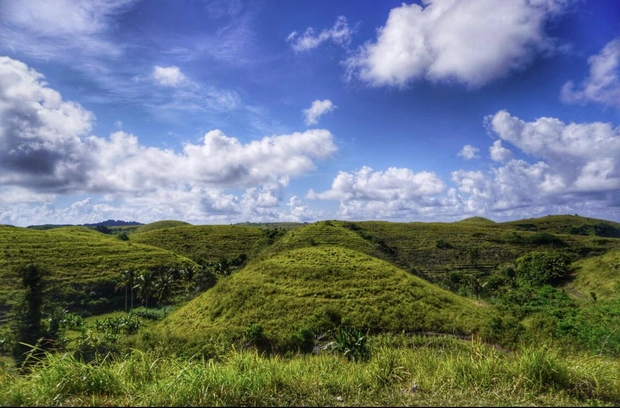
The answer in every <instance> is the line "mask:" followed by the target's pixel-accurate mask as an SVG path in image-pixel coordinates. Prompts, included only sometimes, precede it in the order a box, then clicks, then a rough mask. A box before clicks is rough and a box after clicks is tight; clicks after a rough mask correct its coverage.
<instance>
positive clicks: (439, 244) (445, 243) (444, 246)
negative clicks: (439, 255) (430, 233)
mask: <svg viewBox="0 0 620 408" xmlns="http://www.w3.org/2000/svg"><path fill="white" fill-rule="evenodd" d="M435 246H436V247H437V248H439V249H450V248H453V247H452V244H450V243H449V242H448V241H446V240H444V239H441V238H438V239H437V240H436V241H435Z"/></svg>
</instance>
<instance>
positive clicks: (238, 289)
mask: <svg viewBox="0 0 620 408" xmlns="http://www.w3.org/2000/svg"><path fill="white" fill-rule="evenodd" d="M490 313H491V312H490V309H489V308H488V307H484V306H479V305H477V304H476V303H474V302H473V301H472V300H469V299H465V298H463V297H460V296H458V295H456V294H454V293H451V292H449V291H447V290H444V289H441V288H439V287H437V286H434V285H432V284H430V283H428V282H426V281H424V280H422V279H420V278H417V277H415V276H413V275H411V274H408V273H407V272H405V271H403V270H401V269H399V268H397V267H395V266H393V265H391V264H389V263H387V262H385V261H382V260H379V259H376V258H373V257H371V256H368V255H366V254H363V253H361V252H357V251H353V250H350V249H347V248H342V247H336V246H327V245H322V246H316V247H307V248H299V249H294V250H290V251H285V252H282V253H279V254H277V255H274V256H273V257H271V258H269V259H266V260H263V261H261V262H256V263H254V264H252V265H249V266H247V267H246V268H244V269H242V270H240V271H239V272H237V273H235V274H233V275H232V276H230V277H227V278H223V279H220V280H219V281H218V283H217V285H216V286H215V287H213V288H212V289H210V290H209V291H207V292H205V293H204V294H202V295H201V296H199V297H198V298H196V299H194V300H192V301H191V302H190V303H188V304H186V305H185V306H183V307H182V308H180V309H178V310H177V311H175V312H174V313H172V314H171V315H170V316H168V317H167V318H166V319H164V320H163V321H162V322H160V323H159V324H158V325H157V326H155V330H156V331H157V334H158V336H163V338H167V339H168V340H169V341H180V342H183V343H186V344H189V345H192V344H194V345H197V344H201V343H204V342H205V341H207V339H208V338H210V337H220V338H221V337H222V336H224V337H228V338H229V339H234V338H240V337H241V335H242V333H243V331H244V330H245V329H247V328H248V326H249V325H251V324H260V325H261V326H263V328H264V330H265V334H266V335H267V336H268V337H269V338H270V339H272V340H274V341H275V342H276V343H278V342H279V341H284V339H286V338H287V336H290V334H291V333H293V332H295V331H296V330H299V329H304V328H305V329H310V330H312V331H314V332H315V333H316V332H317V331H318V332H320V331H321V328H324V327H326V325H328V324H329V322H330V320H331V321H332V322H334V320H337V319H338V318H339V317H342V316H346V317H348V318H350V319H351V321H352V322H353V323H354V324H356V325H358V326H360V327H362V328H364V329H368V330H371V331H372V332H402V331H408V332H411V331H431V332H445V333H461V334H468V333H471V332H472V331H475V330H476V329H477V328H479V327H480V326H481V324H483V322H484V321H486V319H487V318H488V317H489V316H490Z"/></svg>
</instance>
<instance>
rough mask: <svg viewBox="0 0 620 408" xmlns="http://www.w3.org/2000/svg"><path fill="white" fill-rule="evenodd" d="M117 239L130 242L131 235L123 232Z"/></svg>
mask: <svg viewBox="0 0 620 408" xmlns="http://www.w3.org/2000/svg"><path fill="white" fill-rule="evenodd" d="M116 238H118V239H120V240H121V241H129V235H127V233H126V232H121V233H120V234H118V235H116Z"/></svg>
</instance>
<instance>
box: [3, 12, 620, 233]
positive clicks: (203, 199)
mask: <svg viewBox="0 0 620 408" xmlns="http://www.w3.org/2000/svg"><path fill="white" fill-rule="evenodd" d="M0 38H1V39H2V40H0V223H2V224H12V225H20V226H26V225H31V224H41V223H86V222H97V221H101V220H104V219H108V218H113V219H124V220H137V221H140V222H145V223H146V222H152V221H157V220H162V219H178V220H184V221H187V222H190V223H194V224H218V223H235V222H244V221H253V222H270V221H302V222H305V221H308V222H311V221H315V220H321V219H350V220H377V219H378V220H390V221H455V220H459V219H463V218H466V217H471V216H484V217H488V218H491V219H493V220H495V221H505V220H512V219H519V218H529V217H536V216H543V215H547V214H574V213H578V214H579V215H584V216H591V217H597V218H604V219H610V220H615V221H620V127H619V126H620V2H618V1H617V0H597V1H588V2H586V1H579V0H514V1H512V0H511V1H505V0H425V1H418V2H410V3H402V2H400V1H387V0H385V1H374V0H372V1H370V0H368V1H367V0H356V1H354V2H352V1H335V0H331V1H321V0H312V1H305V0H296V1H283V0H282V1H281V0H263V1H258V0H257V1H219V0H175V1H165V0H157V1H146V0H142V1H139V0H92V1H77V0H76V1H69V0H46V1H44V0H5V1H3V2H1V3H0Z"/></svg>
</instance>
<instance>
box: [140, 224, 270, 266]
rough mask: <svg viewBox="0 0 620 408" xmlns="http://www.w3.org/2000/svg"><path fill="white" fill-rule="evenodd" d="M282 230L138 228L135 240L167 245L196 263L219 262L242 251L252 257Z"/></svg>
mask: <svg viewBox="0 0 620 408" xmlns="http://www.w3.org/2000/svg"><path fill="white" fill-rule="evenodd" d="M148 225H151V224H148ZM278 231H280V230H276V229H263V228H256V227H242V226H237V225H199V226H194V225H182V226H176V227H172V228H160V229H155V230H150V231H146V232H140V231H136V232H135V233H133V234H132V235H131V241H132V242H136V243H142V244H147V245H152V246H156V247H160V248H164V249H167V250H169V251H172V252H175V253H177V254H180V255H183V256H186V257H188V258H191V259H193V260H194V261H196V262H198V261H206V262H215V261H218V260H219V259H220V258H227V259H231V258H236V257H239V256H241V255H242V254H245V255H246V256H247V257H248V258H251V257H253V256H255V255H256V254H257V253H258V252H259V251H260V250H262V249H263V248H265V247H266V246H268V245H269V244H270V243H272V242H273V240H274V238H275V237H276V235H278Z"/></svg>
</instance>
